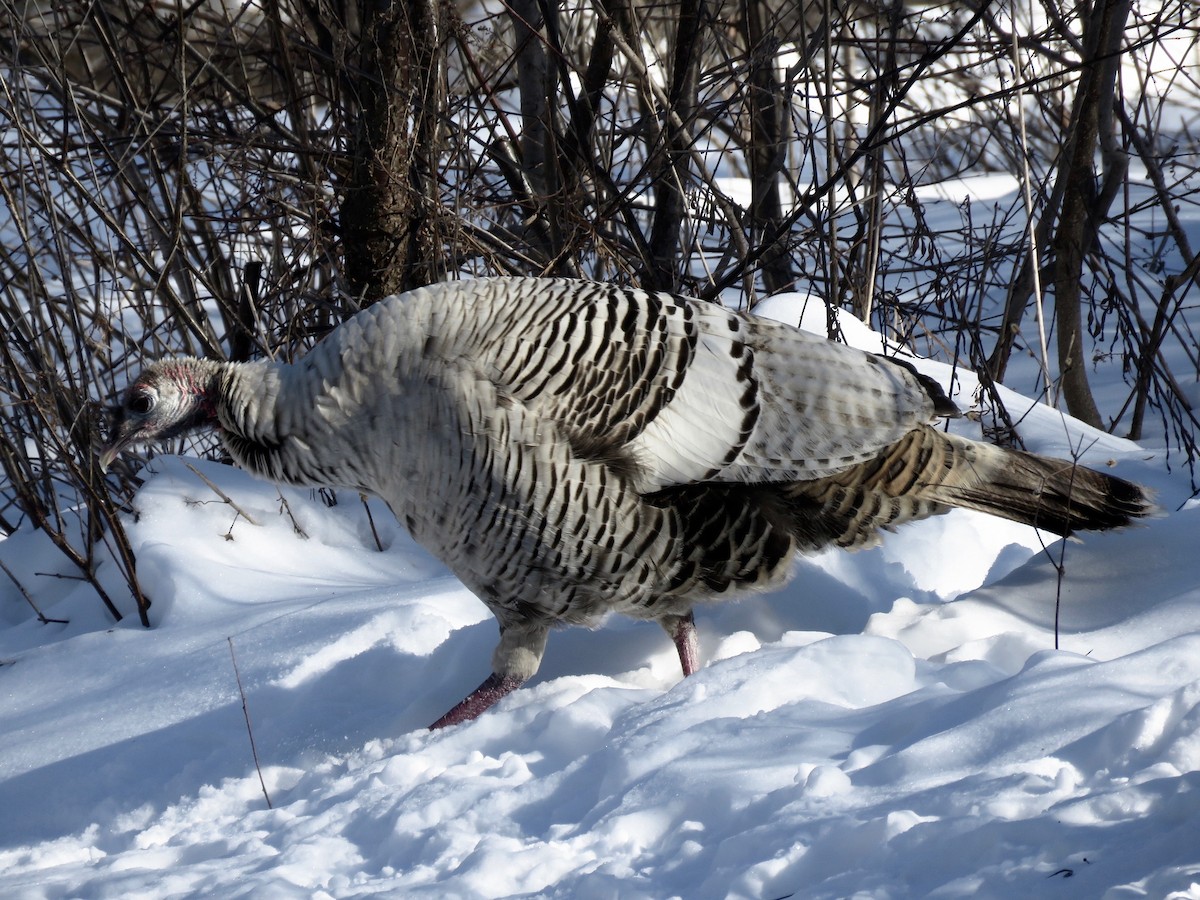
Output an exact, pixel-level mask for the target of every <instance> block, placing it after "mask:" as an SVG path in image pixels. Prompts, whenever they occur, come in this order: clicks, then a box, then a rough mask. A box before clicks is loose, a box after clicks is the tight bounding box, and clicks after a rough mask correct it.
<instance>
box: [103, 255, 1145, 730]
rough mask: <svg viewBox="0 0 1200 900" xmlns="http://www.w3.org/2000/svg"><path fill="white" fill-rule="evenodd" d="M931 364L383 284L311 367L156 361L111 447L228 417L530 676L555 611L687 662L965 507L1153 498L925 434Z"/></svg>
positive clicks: (248, 447)
mask: <svg viewBox="0 0 1200 900" xmlns="http://www.w3.org/2000/svg"><path fill="white" fill-rule="evenodd" d="M956 414H957V410H956V409H955V407H954V406H953V405H952V404H951V403H950V401H949V400H948V399H947V398H946V396H945V394H943V392H942V390H941V388H939V387H938V386H937V385H936V384H935V383H934V382H932V381H931V380H930V379H928V378H925V377H923V376H921V375H918V374H916V372H915V371H914V370H913V369H911V368H910V367H908V366H906V365H904V364H903V363H900V362H898V361H895V360H889V359H885V358H883V357H880V356H873V355H870V354H867V353H863V352H860V351H858V350H854V349H851V348H849V347H846V346H844V345H840V344H836V343H832V342H830V341H826V340H824V339H822V338H819V337H816V336H814V335H810V334H807V333H805V332H802V331H799V330H798V329H795V328H791V327H789V326H787V325H783V324H780V323H777V322H773V321H768V320H764V319H760V318H757V317H755V316H753V315H746V314H742V313H737V312H731V311H730V310H727V309H724V308H722V307H720V306H716V305H712V304H708V303H703V302H699V301H696V300H688V299H683V298H679V297H673V296H670V295H667V294H656V293H646V292H643V291H638V290H630V289H626V288H621V287H616V286H612V285H603V284H593V283H588V282H581V281H569V280H541V279H530V278H491V279H481V280H477V281H465V282H457V283H449V284H441V285H436V286H432V287H428V288H422V289H420V290H415V291H412V292H410V293H407V294H404V295H401V296H397V297H392V298H389V299H387V300H383V301H381V302H379V303H377V304H375V305H373V306H371V307H369V308H367V309H365V310H364V311H362V312H361V313H359V314H358V315H356V316H354V317H353V318H352V319H350V320H349V321H347V322H345V323H344V324H342V325H341V326H340V327H339V328H337V329H336V330H335V331H333V332H332V333H331V334H329V335H328V336H327V337H326V338H325V339H324V340H323V341H322V342H321V343H320V344H319V345H318V346H317V347H316V348H314V349H313V350H312V351H311V352H310V353H309V354H308V355H307V356H305V357H304V358H303V359H301V360H300V361H299V362H297V363H294V364H292V365H284V364H279V363H271V362H255V363H223V362H214V361H202V360H196V359H176V360H166V361H162V362H158V363H155V364H153V365H151V366H150V367H148V368H147V369H146V370H145V372H143V373H142V374H141V376H140V377H139V378H138V379H137V380H136V381H135V382H134V383H133V385H132V386H131V387H130V388H129V390H128V393H127V394H126V396H125V398H124V402H123V405H122V406H121V407H120V408H119V409H118V411H117V412H116V415H115V421H114V423H113V441H112V443H111V444H110V445H109V446H108V447H107V448H106V449H104V450H103V452H102V455H101V457H100V461H101V465H102V466H105V467H107V465H108V464H110V463H111V462H112V460H113V459H114V458H115V457H116V456H117V454H118V453H120V452H121V451H122V450H123V449H125V448H126V447H128V446H130V445H131V444H134V443H139V442H147V441H157V440H162V439H165V438H171V437H175V436H177V435H180V434H183V433H184V432H187V431H190V430H191V429H194V428H200V427H204V426H211V427H215V428H216V429H217V430H218V432H219V433H220V435H221V437H222V439H223V440H224V443H225V446H226V447H227V448H228V450H229V453H230V454H231V455H232V456H233V458H234V459H235V460H236V461H237V462H238V463H239V464H240V465H242V466H243V467H244V468H246V469H249V470H250V471H252V472H255V473H258V474H259V475H262V476H264V477H266V478H269V479H272V480H275V481H282V482H287V483H291V484H299V485H322V486H334V487H347V488H352V489H354V490H360V491H367V492H370V493H374V494H376V495H378V496H380V497H382V498H383V499H384V500H385V501H386V502H387V503H388V504H389V506H390V507H391V509H392V510H393V511H394V512H395V514H396V516H397V517H398V518H399V519H400V521H401V522H403V523H404V525H405V526H406V527H407V528H408V529H409V531H410V532H411V533H412V535H413V537H414V538H416V540H418V541H419V542H420V543H421V544H423V545H424V546H425V547H426V548H427V549H428V550H429V551H430V552H432V553H433V554H435V555H436V556H437V557H439V558H440V559H441V560H442V561H444V562H445V563H446V565H447V566H449V567H450V569H452V570H453V571H454V573H455V574H456V575H457V576H458V577H459V578H460V579H461V580H462V582H463V584H465V585H466V586H467V587H468V588H470V589H471V590H472V591H474V593H475V594H476V595H477V596H479V598H480V599H481V600H483V602H484V603H486V604H487V605H488V607H489V608H490V609H491V611H492V612H493V613H494V614H495V616H496V618H497V620H498V621H499V625H500V643H499V646H498V647H497V649H496V651H495V654H494V657H493V661H492V665H493V673H492V675H491V676H490V677H489V678H488V679H487V680H486V681H484V682H483V684H482V685H480V686H479V688H478V689H477V690H475V691H474V692H473V693H471V694H470V695H469V696H468V697H467V698H466V699H464V700H463V701H462V702H461V703H459V704H458V705H457V706H455V707H454V708H453V709H451V710H450V711H449V712H448V713H446V715H445V716H443V717H442V718H440V719H439V720H438V721H437V722H435V723H434V724H433V725H432V726H431V727H434V728H436V727H440V726H444V725H450V724H454V723H457V722H462V721H465V720H467V719H471V718H474V717H475V716H477V715H478V714H479V713H480V712H482V711H483V710H485V709H487V708H488V707H489V706H491V705H492V704H493V703H495V702H496V700H498V699H499V698H500V697H502V696H503V695H505V694H506V693H508V692H509V691H511V690H513V689H514V688H516V687H518V686H519V685H520V684H522V683H523V682H524V681H526V680H527V679H528V678H530V677H531V676H532V675H533V674H534V672H536V671H537V668H538V665H539V663H540V661H541V658H542V653H543V650H544V648H545V645H546V638H547V634H548V632H549V629H550V628H551V627H553V626H555V625H560V624H589V623H594V622H595V621H596V620H597V619H598V618H599V617H600V616H601V615H603V614H604V613H607V612H610V611H611V612H619V613H623V614H625V615H628V616H632V617H634V618H638V619H652V620H654V621H656V622H658V623H659V624H660V625H662V627H663V628H665V629H666V631H667V632H668V634H670V635H671V637H672V639H673V640H674V642H675V645H676V647H677V648H678V651H679V658H680V662H681V663H682V666H683V671H684V674H691V673H692V672H693V671H695V669H696V667H697V663H698V659H697V644H696V637H695V629H694V624H693V620H692V607H693V606H694V605H695V604H697V603H701V602H704V601H708V600H713V599H716V598H718V597H721V596H723V595H725V594H726V593H727V592H729V591H731V590H733V589H744V588H762V587H767V586H770V585H775V584H777V583H779V582H781V581H782V580H783V579H784V578H785V577H786V575H787V573H788V569H789V560H790V558H791V557H792V555H793V553H795V552H797V551H799V552H806V551H814V550H817V549H820V548H822V547H826V546H829V545H837V546H840V547H845V548H858V547H863V546H867V545H869V544H871V543H872V542H874V541H876V540H877V539H878V532H879V530H880V529H891V528H894V527H895V526H897V525H899V524H901V523H903V522H907V521H909V520H912V519H919V518H923V517H925V516H930V515H934V514H936V513H940V512H944V511H945V510H947V509H949V508H950V507H955V506H959V507H967V508H970V509H976V510H983V511H984V512H988V513H992V514H994V515H998V516H1004V517H1006V518H1009V519H1014V520H1016V521H1019V522H1024V523H1028V524H1030V525H1036V526H1038V527H1040V528H1044V529H1047V530H1049V531H1052V532H1054V533H1055V534H1059V535H1066V534H1069V533H1071V532H1073V531H1075V530H1088V529H1107V528H1114V527H1117V526H1121V525H1126V524H1128V523H1129V522H1130V521H1131V520H1132V519H1135V518H1137V517H1140V516H1144V515H1146V514H1147V513H1148V512H1149V511H1150V510H1151V508H1152V506H1151V503H1150V500H1149V499H1148V497H1147V495H1146V493H1145V492H1143V490H1142V489H1141V488H1139V487H1138V486H1137V485H1134V484H1131V483H1129V482H1126V481H1122V480H1120V479H1117V478H1114V477H1112V476H1109V475H1105V474H1102V473H1099V472H1094V471H1091V470H1089V469H1085V468H1082V467H1079V466H1076V465H1074V464H1072V463H1070V462H1065V461H1061V460H1056V459H1048V458H1044V457H1039V456H1035V455H1032V454H1029V453H1022V452H1016V451H1012V450H1004V449H1000V448H997V447H994V446H991V445H988V444H981V443H975V442H972V441H970V440H966V439H964V438H961V437H957V436H955V435H952V434H947V433H944V432H942V431H939V430H937V429H936V428H933V427H930V424H929V423H930V422H931V421H933V420H935V419H936V418H937V417H939V416H950V415H956Z"/></svg>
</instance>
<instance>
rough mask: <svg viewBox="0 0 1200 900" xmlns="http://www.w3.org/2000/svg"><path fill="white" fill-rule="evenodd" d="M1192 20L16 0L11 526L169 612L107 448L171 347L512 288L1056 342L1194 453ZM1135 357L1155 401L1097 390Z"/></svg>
mask: <svg viewBox="0 0 1200 900" xmlns="http://www.w3.org/2000/svg"><path fill="white" fill-rule="evenodd" d="M1196 19H1197V17H1196V15H1195V12H1194V9H1193V0H1164V2H1161V3H1145V4H1139V3H1135V2H1131V0H1094V2H1093V4H1092V5H1090V6H1088V5H1087V4H1083V5H1080V6H1067V5H1058V4H1057V3H1056V2H1055V0H1045V2H1042V3H1039V4H1034V3H1032V2H1030V3H1028V5H1026V6H1023V7H1022V8H1020V9H1017V10H1015V11H1014V9H1013V8H1012V7H1011V6H1008V5H1004V6H1001V5H997V4H993V3H987V2H978V3H977V5H974V6H969V8H958V7H957V6H952V7H941V6H917V5H905V4H902V3H900V2H893V3H889V2H880V3H856V4H833V3H830V2H812V3H809V4H807V5H803V6H801V5H800V4H798V3H797V2H796V0H737V2H734V0H662V2H644V0H567V2H560V3H554V2H551V0H484V2H468V0H458V2H457V3H455V4H451V3H449V2H445V0H393V2H384V0H380V2H369V3H368V2H359V0H248V2H245V3H229V2H219V0H196V2H184V0H152V2H149V3H147V2H145V0H96V2H94V3H89V4H81V3H77V2H72V0H40V2H28V0H0V141H2V143H3V151H2V153H0V234H2V235H3V240H2V241H0V254H2V255H0V317H2V318H0V323H2V325H3V327H4V329H5V331H6V333H7V334H6V341H5V349H4V352H3V357H0V393H2V398H0V467H2V481H0V530H2V531H3V532H4V533H6V534H7V533H10V532H12V531H13V530H15V529H17V528H18V527H21V526H22V525H32V526H34V527H37V528H40V529H42V530H44V531H45V532H46V533H47V534H48V535H50V536H51V537H52V538H53V539H54V540H55V542H56V543H57V544H58V546H59V547H60V548H61V549H62V551H63V553H64V554H66V555H67V556H68V557H69V558H70V559H71V560H72V561H73V563H74V564H75V566H76V567H77V568H78V570H79V575H80V577H82V578H84V579H87V580H89V581H91V582H92V583H93V584H94V585H95V586H96V587H97V589H98V590H99V591H100V593H101V597H102V598H103V599H104V600H105V602H106V603H108V604H109V605H110V609H111V610H112V612H113V615H114V616H119V615H120V614H121V610H120V609H119V603H118V602H117V601H119V599H120V597H121V596H123V593H124V592H125V591H127V590H130V589H131V590H132V591H133V594H134V596H135V598H137V607H138V609H139V611H140V612H141V614H142V617H143V621H145V610H146V605H145V599H144V598H143V597H142V596H141V594H140V592H139V591H138V588H137V581H136V575H135V560H134V559H133V557H132V554H131V553H130V551H129V547H128V543H127V542H126V540H125V538H124V532H123V530H122V527H121V516H122V514H123V513H124V512H127V511H128V509H129V507H128V504H129V502H130V498H131V496H132V491H133V489H134V488H135V487H136V481H137V476H136V472H135V470H134V469H133V468H121V469H120V470H119V471H118V472H116V473H115V474H112V475H110V476H108V477H107V478H105V477H103V476H102V475H101V473H100V472H99V471H98V469H97V466H96V446H97V443H98V441H99V434H100V427H99V422H100V416H99V410H100V408H101V406H102V405H103V404H104V403H106V402H110V401H111V400H112V398H113V397H114V396H115V395H116V394H117V392H118V391H119V389H120V388H121V387H122V385H123V384H125V383H126V382H127V380H128V379H129V377H130V376H131V375H132V374H133V373H134V372H135V371H136V370H137V369H138V368H140V366H141V364H142V362H143V361H144V360H145V359H147V358H151V357H158V356H161V355H165V354H169V353H180V352H183V353H191V354H198V355H205V356H213V357H227V358H233V359H245V358H250V357H256V356H270V357H279V358H290V357H291V356H292V355H293V354H294V353H297V352H298V351H301V350H302V349H303V348H304V347H306V346H308V345H310V344H311V343H312V342H313V341H314V340H316V339H318V338H319V336H320V335H321V334H322V333H323V332H324V331H325V330H327V329H328V328H329V327H331V326H332V325H335V324H336V323H337V322H338V321H340V320H341V319H343V318H345V317H346V316H347V315H349V314H351V313H353V312H354V311H355V310H356V309H358V308H360V307H361V306H362V305H363V304H365V303H369V302H371V301H372V300H374V299H377V298H379V297H382V296H386V295H387V294H390V293H394V292H396V291H399V290H403V289H405V288H408V287H412V286H416V285H420V284H424V283H428V282H430V281H434V280H439V279H444V278H452V277H460V276H463V275H482V274H489V273H526V274H557V275H572V276H581V277H589V278H598V279H603V280H607V281H617V282H624V283H630V284H637V285H641V286H645V287H651V288H656V289H664V290H675V291H682V292H686V293H689V294H692V295H696V296H701V297H705V298H710V299H718V298H719V299H723V300H724V301H725V302H731V303H739V304H753V303H754V302H755V300H756V299H758V298H759V297H761V296H763V295H765V294H767V293H773V292H776V291H780V290H784V289H790V288H797V289H802V290H804V291H807V292H809V293H811V294H813V295H814V296H816V297H818V298H820V299H821V300H823V301H824V302H825V303H827V304H828V305H829V307H830V308H832V307H844V308H847V309H849V310H851V311H852V312H854V313H855V314H857V315H859V316H860V317H862V318H864V319H866V320H868V321H870V322H871V323H872V324H873V325H875V326H876V327H878V328H880V329H882V330H885V331H886V332H888V333H889V334H890V335H892V336H894V337H895V338H897V339H898V340H905V341H913V340H918V339H919V340H920V341H921V343H922V347H921V349H922V350H924V351H925V352H932V353H935V354H941V355H942V356H943V357H944V358H957V359H958V360H959V362H960V363H961V364H962V365H964V366H970V367H972V368H974V369H976V370H978V371H979V372H981V373H982V374H983V376H984V382H985V383H988V382H989V380H990V379H992V378H995V379H997V380H998V379H1000V378H1002V377H1003V376H1004V375H1005V373H1006V371H1007V370H1008V369H1009V365H1010V362H1011V360H1013V359H1014V358H1016V357H1015V356H1014V354H1016V355H1019V357H1020V358H1021V359H1025V358H1027V357H1028V356H1029V355H1030V354H1032V355H1033V357H1034V358H1036V359H1037V360H1038V368H1039V371H1041V372H1042V373H1043V374H1042V375H1040V376H1039V378H1040V381H1039V383H1037V384H1034V385H1032V386H1031V385H1020V387H1022V388H1024V389H1026V390H1029V389H1038V390H1045V391H1046V392H1047V395H1048V396H1049V397H1050V398H1051V399H1052V400H1053V399H1056V398H1057V397H1058V395H1059V393H1060V392H1061V396H1062V399H1063V401H1064V402H1065V404H1066V406H1067V408H1068V409H1069V410H1070V411H1071V412H1072V413H1073V414H1075V415H1077V416H1080V417H1081V418H1084V419H1085V420H1087V421H1090V422H1092V423H1094V424H1097V425H1100V426H1101V427H1108V428H1112V429H1115V430H1118V431H1120V432H1122V433H1128V434H1131V435H1133V436H1135V437H1139V436H1143V435H1147V434H1149V433H1150V431H1151V429H1152V428H1153V432H1154V439H1155V440H1156V441H1157V442H1159V443H1164V442H1165V443H1166V444H1167V445H1168V446H1169V447H1170V448H1171V449H1172V452H1173V453H1175V454H1176V455H1177V458H1183V459H1186V460H1187V461H1188V463H1189V464H1191V463H1193V462H1194V461H1195V458H1196V455H1197V448H1196V444H1195V426H1196V418H1195V411H1194V410H1193V409H1192V407H1191V403H1190V400H1189V390H1190V388H1189V384H1191V383H1194V382H1195V381H1196V375H1197V372H1198V371H1200V360H1198V359H1197V350H1196V340H1195V336H1194V334H1193V333H1192V332H1191V330H1190V324H1189V320H1188V316H1187V312H1188V307H1189V305H1192V304H1194V303H1195V298H1196V296H1197V290H1196V285H1197V277H1198V267H1200V263H1198V262H1197V259H1198V258H1197V256H1196V253H1195V251H1194V249H1193V248H1192V246H1191V245H1190V243H1189V238H1188V233H1187V230H1186V223H1187V220H1188V219H1189V218H1191V219H1193V220H1194V219H1195V217H1196V212H1197V211H1196V207H1195V203H1194V201H1193V200H1192V199H1191V195H1192V194H1193V193H1194V188H1195V186H1196V183H1197V177H1198V173H1197V167H1198V165H1200V158H1198V156H1197V137H1198V135H1197V130H1196V126H1197V123H1198V121H1200V84H1198V82H1197V66H1200V25H1198V23H1197V21H1196ZM986 172H995V173H1008V174H1015V175H1018V176H1019V184H1020V188H1019V189H1018V190H1015V191H1014V192H1013V194H1012V197H1011V202H1010V203H1008V204H1007V205H1005V204H1000V205H999V206H996V207H994V208H995V209H998V210H999V212H998V213H997V214H996V215H988V216H987V217H986V221H977V220H976V216H975V213H974V211H973V210H972V208H971V206H970V205H969V204H964V205H963V206H962V207H961V208H960V214H959V215H957V216H955V217H953V218H954V221H953V222H948V221H947V217H946V216H945V215H944V214H940V215H938V216H931V215H930V207H929V203H930V197H931V195H930V194H929V192H928V187H929V186H930V185H935V184H937V183H939V182H947V181H952V180H953V179H955V178H957V177H960V176H962V175H974V174H980V173H986ZM992 208H993V207H989V209H992ZM1146 223H1151V224H1150V225H1147V224H1146ZM1147 229H1149V230H1147ZM1034 312H1039V313H1044V315H1037V316H1035V315H1034ZM832 321H833V320H832V318H831V322H832ZM1035 323H1041V331H1042V332H1044V334H1045V335H1046V337H1045V339H1043V337H1042V336H1041V334H1039V328H1038V327H1037V325H1036V324H1035ZM1106 361H1108V363H1109V364H1115V365H1120V366H1121V367H1122V368H1123V371H1124V373H1125V376H1126V378H1125V381H1126V383H1127V386H1128V390H1127V391H1126V392H1125V393H1124V394H1123V395H1122V396H1115V395H1114V396H1106V397H1102V398H1099V399H1097V398H1096V397H1094V396H1093V394H1092V391H1091V390H1090V387H1089V381H1088V375H1089V372H1091V371H1092V370H1093V368H1094V366H1096V365H1099V364H1101V363H1104V362H1106ZM1193 396H1194V395H1193ZM1010 437H1011V435H1010ZM125 611H126V612H128V610H125Z"/></svg>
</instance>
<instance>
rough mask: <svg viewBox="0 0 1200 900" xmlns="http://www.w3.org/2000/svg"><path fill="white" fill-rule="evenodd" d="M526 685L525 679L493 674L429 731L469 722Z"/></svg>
mask: <svg viewBox="0 0 1200 900" xmlns="http://www.w3.org/2000/svg"><path fill="white" fill-rule="evenodd" d="M524 683H525V681H524V679H520V678H514V677H513V676H511V675H497V674H495V673H492V674H491V675H489V676H488V677H487V680H486V681H484V683H483V684H481V685H480V686H479V687H477V688H475V690H473V691H472V692H471V693H470V694H468V695H467V697H466V698H465V699H463V700H462V701H460V702H459V703H458V704H457V705H456V706H455V707H454V708H453V709H452V710H450V712H448V713H446V714H445V715H444V716H442V717H441V718H440V719H438V720H437V721H436V722H434V723H433V724H432V725H430V726H429V730H430V731H433V730H434V729H435V728H445V727H446V726H447V725H458V724H459V723H461V722H469V721H471V720H472V719H474V718H475V717H476V716H478V715H479V714H480V713H481V712H483V711H484V710H486V709H487V708H488V707H490V706H492V705H493V704H494V703H495V702H496V701H497V700H499V699H500V698H501V697H503V696H504V695H505V694H511V693H512V692H513V691H515V690H516V689H517V688H519V687H520V686H521V685H523V684H524Z"/></svg>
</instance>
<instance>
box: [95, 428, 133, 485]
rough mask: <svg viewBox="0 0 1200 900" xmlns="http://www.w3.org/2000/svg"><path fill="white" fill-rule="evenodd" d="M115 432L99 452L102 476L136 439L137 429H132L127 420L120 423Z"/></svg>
mask: <svg viewBox="0 0 1200 900" xmlns="http://www.w3.org/2000/svg"><path fill="white" fill-rule="evenodd" d="M115 431H116V435H115V436H114V437H113V439H112V441H110V442H109V443H108V444H107V445H106V446H104V447H103V448H101V450H100V471H101V472H102V473H104V474H107V473H108V467H109V466H111V465H112V463H113V460H114V459H116V458H117V457H118V456H120V455H121V454H122V453H124V452H125V449H126V448H127V447H128V446H129V445H130V444H132V443H133V442H134V440H136V438H137V429H136V428H133V427H132V426H131V425H130V424H129V421H128V420H123V421H120V422H119V423H118V424H117V425H116V428H115Z"/></svg>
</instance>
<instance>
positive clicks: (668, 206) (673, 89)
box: [644, 0, 704, 291]
mask: <svg viewBox="0 0 1200 900" xmlns="http://www.w3.org/2000/svg"><path fill="white" fill-rule="evenodd" d="M703 11H704V0H680V3H679V25H678V28H677V29H676V31H675V48H674V54H673V57H672V65H671V84H670V90H669V91H668V93H667V101H668V108H667V109H666V110H665V111H664V114H665V116H666V122H665V128H664V130H663V135H664V136H665V141H666V146H665V148H664V150H665V153H664V156H663V164H662V165H661V166H660V167H659V170H658V174H657V177H656V180H655V194H654V219H653V221H652V223H651V225H650V240H649V245H650V254H651V257H650V271H649V272H647V273H646V276H645V279H644V281H645V285H646V287H649V288H651V289H653V290H662V291H674V290H678V289H679V274H680V273H679V271H678V269H679V247H680V239H681V232H682V228H683V221H684V213H685V211H686V203H687V193H686V192H687V187H688V185H689V184H691V182H692V177H691V165H690V162H689V159H690V156H691V151H692V147H691V138H690V133H691V129H690V127H689V126H690V125H691V123H692V121H693V119H694V118H695V111H696V94H697V84H698V81H699V73H700V28H701V17H702V14H703Z"/></svg>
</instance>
